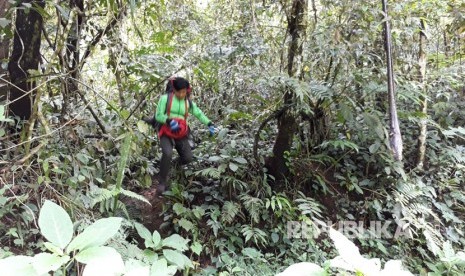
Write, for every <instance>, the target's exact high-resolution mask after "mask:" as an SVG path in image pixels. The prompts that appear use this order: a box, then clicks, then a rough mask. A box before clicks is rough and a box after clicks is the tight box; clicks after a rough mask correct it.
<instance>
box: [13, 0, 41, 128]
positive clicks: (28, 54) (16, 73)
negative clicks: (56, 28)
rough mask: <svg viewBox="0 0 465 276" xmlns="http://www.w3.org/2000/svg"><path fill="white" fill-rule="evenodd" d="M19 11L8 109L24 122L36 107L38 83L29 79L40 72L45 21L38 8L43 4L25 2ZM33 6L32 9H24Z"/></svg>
mask: <svg viewBox="0 0 465 276" xmlns="http://www.w3.org/2000/svg"><path fill="white" fill-rule="evenodd" d="M20 4H22V5H21V8H19V9H17V10H16V20H15V24H14V29H15V30H14V38H13V50H12V52H11V56H10V61H9V63H8V71H9V73H10V79H11V83H12V87H11V89H10V102H11V103H10V105H9V109H10V111H11V112H12V114H13V115H16V116H18V117H19V118H20V119H22V120H27V119H29V118H30V117H31V113H32V106H33V103H34V94H35V91H34V88H35V81H34V80H33V79H31V78H30V76H31V70H38V69H39V62H40V42H41V33H42V25H43V18H42V15H41V14H40V13H38V12H37V11H36V10H35V8H34V7H35V6H39V7H41V8H44V7H45V1H44V0H25V1H21V2H20ZM24 4H30V6H31V8H25V6H26V5H24Z"/></svg>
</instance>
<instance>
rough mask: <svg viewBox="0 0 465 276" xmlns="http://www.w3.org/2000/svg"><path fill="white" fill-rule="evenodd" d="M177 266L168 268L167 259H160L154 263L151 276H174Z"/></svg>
mask: <svg viewBox="0 0 465 276" xmlns="http://www.w3.org/2000/svg"><path fill="white" fill-rule="evenodd" d="M176 270H177V269H176V267H175V266H168V263H167V262H166V260H165V259H160V260H158V261H156V262H154V263H153V265H152V268H151V271H150V275H151V276H172V275H174V274H175V273H176Z"/></svg>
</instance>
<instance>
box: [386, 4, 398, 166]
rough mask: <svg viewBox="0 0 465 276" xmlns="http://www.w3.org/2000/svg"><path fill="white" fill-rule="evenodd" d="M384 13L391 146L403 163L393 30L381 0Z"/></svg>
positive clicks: (395, 156)
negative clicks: (392, 44)
mask: <svg viewBox="0 0 465 276" xmlns="http://www.w3.org/2000/svg"><path fill="white" fill-rule="evenodd" d="M381 1H382V4H383V12H384V16H385V18H384V46H385V51H386V62H387V78H388V95H389V96H388V97H389V119H390V127H389V144H390V147H391V151H392V153H393V155H394V159H395V160H397V161H402V135H401V133H400V127H399V119H398V118H397V105H396V95H395V87H394V66H393V62H392V53H391V28H390V26H389V18H388V12H387V0H381Z"/></svg>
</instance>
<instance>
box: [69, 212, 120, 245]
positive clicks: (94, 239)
mask: <svg viewBox="0 0 465 276" xmlns="http://www.w3.org/2000/svg"><path fill="white" fill-rule="evenodd" d="M122 220H123V219H122V218H116V217H111V218H104V219H99V220H97V221H96V222H94V223H93V224H92V225H90V226H89V227H87V228H86V229H85V230H84V231H83V232H82V233H81V234H79V235H78V236H77V237H76V238H74V239H73V240H72V241H71V243H70V244H69V246H68V248H67V252H68V253H69V252H71V251H73V250H83V249H86V248H89V247H94V246H101V245H103V244H105V243H106V242H107V241H108V240H109V239H110V238H111V237H113V236H114V235H115V234H116V233H117V232H118V229H119V228H120V226H121V222H122Z"/></svg>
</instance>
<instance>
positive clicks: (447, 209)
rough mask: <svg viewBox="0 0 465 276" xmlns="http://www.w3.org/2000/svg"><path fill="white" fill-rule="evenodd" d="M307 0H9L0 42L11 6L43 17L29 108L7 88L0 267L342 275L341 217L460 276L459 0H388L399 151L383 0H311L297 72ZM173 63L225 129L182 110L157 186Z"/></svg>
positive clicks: (370, 246) (0, 155) (395, 251)
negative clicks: (283, 142)
mask: <svg viewBox="0 0 465 276" xmlns="http://www.w3.org/2000/svg"><path fill="white" fill-rule="evenodd" d="M297 1H299V0H294V1H286V0H284V1H266V0H265V1H242V0H240V1H223V0H219V1H200V0H198V1H194V0H169V1H142V2H136V1H128V2H125V1H114V0H110V1H100V0H98V1H84V0H83V1H69V2H66V1H58V2H57V1H45V8H43V9H42V8H40V7H39V6H37V5H34V4H30V3H23V4H19V5H17V6H14V5H13V4H12V6H11V7H10V8H9V9H8V11H7V12H6V13H5V15H4V17H2V18H0V27H1V39H2V40H9V39H12V36H13V34H14V29H13V27H14V24H13V23H14V20H15V12H17V11H18V10H20V9H21V10H26V11H28V12H32V11H36V12H38V13H39V14H40V15H42V17H43V19H44V25H43V28H42V29H41V30H39V32H42V33H43V37H42V44H41V49H40V54H41V64H40V68H38V69H37V70H32V71H31V70H30V71H29V73H30V74H31V75H30V78H31V79H33V80H34V82H35V84H36V87H37V91H38V92H37V94H36V97H35V102H36V104H37V105H38V108H37V109H36V110H35V113H33V114H32V116H31V119H30V120H29V121H28V120H18V118H15V117H14V116H12V115H11V113H8V109H9V105H10V101H9V99H8V97H4V98H0V123H1V125H0V244H1V247H0V267H1V265H2V264H3V265H5V260H8V259H7V258H8V257H10V258H13V259H9V260H10V261H11V260H13V262H14V263H16V264H17V265H18V267H19V266H21V265H24V266H21V269H25V271H26V272H24V273H31V275H33V274H34V273H44V272H45V273H46V272H48V271H52V270H53V271H56V272H55V273H56V275H62V274H63V275H66V274H71V275H82V274H84V275H86V273H90V274H88V275H92V273H94V275H96V274H95V273H99V272H98V271H96V270H92V269H98V268H95V266H93V264H95V263H96V262H100V263H105V262H113V263H115V262H116V263H117V264H118V265H117V266H116V265H115V266H113V267H111V269H114V270H113V271H114V272H115V273H122V272H125V273H126V274H128V275H130V273H146V274H149V273H152V275H174V273H176V271H178V273H183V274H184V275H275V274H276V273H278V272H281V271H283V270H284V269H285V268H286V267H288V266H289V265H291V264H294V263H298V262H311V263H315V264H318V265H320V266H321V267H322V270H323V272H321V271H320V273H323V274H319V275H324V273H329V274H333V273H336V271H339V270H340V269H341V268H340V266H334V265H330V263H331V262H330V260H332V261H334V259H337V258H338V257H337V256H338V255H341V256H343V254H342V253H341V247H340V242H339V241H341V240H342V239H343V238H337V239H334V238H333V239H331V238H330V236H329V230H328V229H327V226H329V225H331V226H332V227H333V228H338V227H339V228H340V230H341V231H342V232H343V234H346V236H348V237H349V238H350V239H351V241H352V242H353V243H354V244H355V245H356V246H357V247H358V248H359V250H360V253H361V254H362V255H364V256H365V257H366V259H365V258H362V257H360V258H361V259H363V260H372V258H375V257H376V258H379V259H380V262H382V267H385V268H386V269H387V267H388V266H389V265H388V264H393V262H394V261H393V260H401V261H402V263H403V266H405V267H406V268H408V270H409V271H411V272H412V273H414V274H421V275H426V274H428V273H430V275H463V273H465V253H464V245H465V233H464V229H463V220H464V219H465V217H464V211H465V194H464V190H463V185H464V180H463V179H464V174H465V147H464V144H465V143H464V139H465V129H464V128H463V125H464V123H465V122H464V118H465V113H464V110H465V109H463V107H464V105H465V100H464V97H465V95H464V91H465V87H464V83H465V77H464V74H463V72H464V69H465V64H464V61H463V58H462V53H463V52H464V49H463V47H462V42H463V40H464V37H463V31H464V26H465V25H464V24H465V20H464V18H463V11H464V9H465V2H464V1H463V0H453V1H439V0H424V1H413V0H407V1H391V2H392V3H389V12H390V14H389V20H390V23H391V27H392V37H393V45H392V47H393V54H394V70H395V81H396V83H395V84H396V93H397V100H398V102H397V112H398V114H399V120H400V126H401V132H402V138H403V144H404V153H403V161H396V160H394V158H393V156H392V152H391V150H390V146H389V135H390V132H389V127H388V125H389V124H388V123H389V116H388V108H389V107H388V100H387V87H386V60H385V49H384V41H383V35H382V32H383V25H382V20H383V15H382V13H381V2H380V1H374V0H370V1H342V0H319V1H316V0H312V1H308V3H307V1H304V2H305V3H306V4H307V5H308V10H307V14H306V20H307V22H306V24H307V25H306V35H305V38H304V39H303V44H302V53H301V57H300V60H299V61H298V63H299V64H300V68H302V70H301V72H300V73H299V75H293V76H290V75H289V74H288V71H287V69H286V65H287V62H288V60H287V58H288V55H287V50H288V49H287V48H288V45H289V44H288V42H289V36H288V34H287V31H288V30H287V24H288V23H289V21H288V19H289V18H290V17H292V16H293V15H292V14H291V11H292V9H291V7H292V5H293V3H294V2H297ZM79 3H80V4H82V6H81V5H79ZM83 15H85V16H83ZM78 19H79V20H78ZM422 21H424V22H426V29H422V27H421V26H422V24H421V22H422ZM421 32H424V33H425V34H426V38H427V39H426V44H425V45H423V46H420V43H419V41H420V33H421ZM421 47H424V48H423V50H424V52H425V53H426V76H424V77H421V72H420V71H421V70H420V67H421V66H420V60H419V52H420V48H421ZM76 53H77V57H78V58H76V55H74V54H76ZM7 63H8V60H5V61H4V63H3V65H4V66H3V67H5V68H6V65H7ZM171 75H179V76H184V77H186V78H188V79H189V80H190V81H191V83H192V84H193V93H194V97H193V100H194V101H195V102H196V103H197V104H198V105H199V106H200V107H201V108H202V110H203V111H204V112H205V113H206V114H207V115H208V116H209V117H210V118H211V119H212V120H213V121H214V122H215V123H216V125H217V126H218V127H219V129H220V131H219V133H218V134H217V135H216V136H213V137H211V136H209V135H208V131H207V129H206V128H205V126H203V125H201V124H200V123H199V122H198V121H196V120H195V119H193V118H190V119H189V120H190V121H189V122H190V124H191V125H192V129H193V130H194V134H195V137H196V140H197V145H196V148H195V149H194V155H195V157H196V158H195V161H194V162H193V163H191V164H189V165H187V166H177V167H175V168H174V170H173V171H172V173H171V175H172V181H171V182H172V186H171V191H169V192H167V193H166V195H165V196H164V198H163V199H160V198H158V197H157V198H148V196H147V194H146V193H145V191H147V190H148V189H149V187H155V186H156V184H157V182H156V180H155V179H156V174H157V173H158V160H159V159H160V156H161V152H160V149H159V145H158V139H157V137H156V133H155V131H154V130H153V129H151V128H150V126H148V125H147V124H145V123H144V122H143V121H141V118H142V117H143V116H147V115H153V113H154V111H155V109H156V103H157V101H158V97H159V96H160V95H161V93H162V91H163V89H164V86H165V84H166V78H167V77H169V76H171ZM5 79H6V78H2V81H4V80H5ZM289 94H290V95H291V96H292V97H291V101H288V99H287V100H285V95H289ZM0 96H1V94H0ZM289 102H290V103H291V104H289ZM425 102H426V103H427V105H426V112H425V109H424V107H425ZM283 110H286V111H285V112H289V114H291V115H292V117H293V118H294V119H295V124H296V130H295V135H294V138H293V141H292V146H291V148H290V149H289V150H287V151H285V154H284V158H285V160H286V166H287V168H288V169H289V172H290V174H289V175H287V176H286V179H285V181H275V180H276V179H274V176H273V172H270V171H269V170H267V168H266V166H265V163H266V162H267V160H268V159H269V158H270V156H271V154H272V148H273V145H274V142H275V140H274V139H275V137H276V135H277V133H278V131H279V128H280V127H282V126H281V125H280V124H278V123H277V122H278V121H277V120H276V119H277V118H278V117H279V114H281V113H282V112H283ZM422 124H426V127H427V135H426V140H425V141H426V152H425V154H426V155H425V160H424V163H423V165H422V166H419V165H418V164H419V162H418V158H419V157H418V156H419V155H418V153H419V147H418V140H419V136H420V128H421V125H422ZM39 214H40V216H39ZM54 220H57V225H58V226H59V227H58V228H54V227H52V225H50V223H51V222H52V221H54ZM322 224H324V225H325V226H321V225H322ZM303 225H307V226H308V228H311V229H314V228H318V229H325V231H322V233H320V234H319V235H317V234H316V233H315V232H309V233H304V232H305V231H304V230H303V229H302V227H303ZM354 225H356V228H351V227H352V226H354ZM341 226H342V227H341ZM371 226H375V227H371ZM378 226H381V227H384V228H377V227H378ZM292 227H294V228H292ZM295 227H300V228H299V229H300V230H299V229H297V228H295ZM291 228H292V229H294V230H295V231H294V230H292V229H291ZM354 229H355V230H354ZM380 229H381V230H382V231H381V232H380V231H378V230H380ZM293 231H294V232H293ZM354 231H358V232H357V233H355V234H354ZM289 233H291V234H289ZM305 234H308V235H305ZM396 234H397V235H396ZM333 235H334V233H333ZM83 237H84V238H85V239H84V238H83ZM89 237H94V238H95V240H89V239H90V238H89ZM344 242H346V243H345V244H348V241H345V240H344ZM347 246H349V247H350V248H352V247H351V246H353V244H351V245H347ZM336 249H337V250H336ZM354 250H355V249H354ZM351 252H355V251H351ZM357 252H358V251H357ZM348 255H350V254H348ZM11 256H14V257H11ZM26 256H31V257H26ZM32 256H33V257H32ZM346 256H347V254H346ZM2 259H3V260H2ZM2 261H3V263H2ZM389 261H391V262H389ZM349 262H350V261H349ZM10 264H11V262H10ZM385 264H386V266H385ZM396 264H397V263H396ZM337 267H338V268H337ZM379 267H381V265H380V266H378V268H379ZM345 268H346V269H347V270H352V271H353V273H358V274H357V275H361V274H363V273H365V275H369V273H366V271H365V270H363V269H362V268H361V267H358V266H356V264H355V263H351V264H350V265H349V266H346V267H345ZM10 269H12V271H15V270H13V269H16V268H15V267H13V268H12V267H10ZM108 269H110V267H108ZM360 269H362V270H360ZM86 270H87V272H86ZM16 271H17V270H16ZM378 271H379V270H378ZM134 275H141V274H134Z"/></svg>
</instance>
